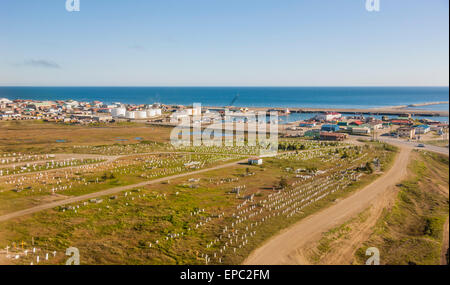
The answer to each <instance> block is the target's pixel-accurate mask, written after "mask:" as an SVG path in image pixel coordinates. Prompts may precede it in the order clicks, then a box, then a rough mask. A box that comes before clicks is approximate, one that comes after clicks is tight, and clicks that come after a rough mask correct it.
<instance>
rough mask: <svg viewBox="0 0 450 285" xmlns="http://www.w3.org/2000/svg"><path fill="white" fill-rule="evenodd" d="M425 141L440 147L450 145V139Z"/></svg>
mask: <svg viewBox="0 0 450 285" xmlns="http://www.w3.org/2000/svg"><path fill="white" fill-rule="evenodd" d="M423 143H425V144H431V145H435V146H440V147H448V140H429V141H423Z"/></svg>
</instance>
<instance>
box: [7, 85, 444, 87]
mask: <svg viewBox="0 0 450 285" xmlns="http://www.w3.org/2000/svg"><path fill="white" fill-rule="evenodd" d="M3 87H14V88H21V87H24V88H40V87H43V88H46V87H67V88H102V87H108V88H353V87H354V88H361V87H366V88H386V87H391V88H407V87H417V88H433V87H440V88H449V85H233V86H232V85H228V86H224V85H0V88H3Z"/></svg>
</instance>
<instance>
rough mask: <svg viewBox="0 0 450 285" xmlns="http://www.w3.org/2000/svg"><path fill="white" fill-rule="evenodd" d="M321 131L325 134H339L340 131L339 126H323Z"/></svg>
mask: <svg viewBox="0 0 450 285" xmlns="http://www.w3.org/2000/svg"><path fill="white" fill-rule="evenodd" d="M321 131H323V132H337V131H339V126H338V125H323V126H322V128H321Z"/></svg>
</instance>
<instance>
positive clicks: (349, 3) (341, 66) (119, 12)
mask: <svg viewBox="0 0 450 285" xmlns="http://www.w3.org/2000/svg"><path fill="white" fill-rule="evenodd" d="M80 3H81V7H80V8H81V11H80V12H72V13H69V12H67V11H66V9H65V0H39V1H36V0H0V36H1V37H0V85H3V86H7V85H10V86H42V85H45V86H52V85H58V86H116V85H121V86H413V85H415V86H417V85H420V86H448V77H449V65H448V62H449V30H448V25H449V15H448V11H449V7H448V5H449V1H448V0H380V8H381V10H380V11H379V12H368V11H366V9H365V0H339V1H336V0H320V1H318V0H126V1H125V0H123V1H119V0H80Z"/></svg>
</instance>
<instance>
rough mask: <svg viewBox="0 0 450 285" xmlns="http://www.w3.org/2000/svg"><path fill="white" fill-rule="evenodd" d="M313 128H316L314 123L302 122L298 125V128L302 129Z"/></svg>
mask: <svg viewBox="0 0 450 285" xmlns="http://www.w3.org/2000/svg"><path fill="white" fill-rule="evenodd" d="M315 126H316V123H314V122H312V123H308V122H302V123H300V125H299V127H302V128H314V127H315Z"/></svg>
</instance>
